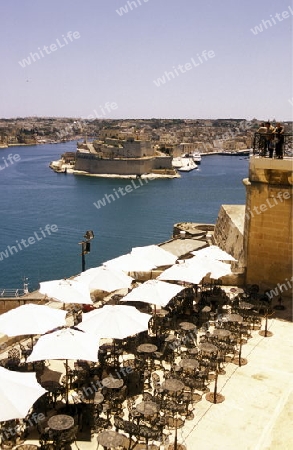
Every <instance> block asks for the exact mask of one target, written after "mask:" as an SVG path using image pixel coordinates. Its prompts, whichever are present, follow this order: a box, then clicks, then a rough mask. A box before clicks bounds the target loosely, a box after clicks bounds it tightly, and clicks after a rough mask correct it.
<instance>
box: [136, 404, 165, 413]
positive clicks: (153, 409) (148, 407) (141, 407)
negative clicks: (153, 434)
mask: <svg viewBox="0 0 293 450" xmlns="http://www.w3.org/2000/svg"><path fill="white" fill-rule="evenodd" d="M136 409H137V411H138V412H139V413H141V414H143V415H144V416H154V415H155V414H156V413H157V412H159V409H160V408H159V405H157V403H155V402H152V401H142V402H141V403H139V404H138V405H136Z"/></svg>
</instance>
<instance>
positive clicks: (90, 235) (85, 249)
mask: <svg viewBox="0 0 293 450" xmlns="http://www.w3.org/2000/svg"><path fill="white" fill-rule="evenodd" d="M94 237H95V235H94V232H93V231H92V230H88V231H86V232H85V235H84V238H85V241H82V242H79V244H80V245H81V271H82V272H84V271H85V255H87V254H88V253H90V251H91V244H90V242H89V241H90V240H91V239H94Z"/></svg>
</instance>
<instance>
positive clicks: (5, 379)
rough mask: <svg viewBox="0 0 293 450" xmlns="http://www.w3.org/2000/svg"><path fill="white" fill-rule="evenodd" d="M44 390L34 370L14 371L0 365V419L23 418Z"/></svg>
mask: <svg viewBox="0 0 293 450" xmlns="http://www.w3.org/2000/svg"><path fill="white" fill-rule="evenodd" d="M45 392H47V391H46V390H45V389H44V388H43V387H42V386H41V385H40V384H39V383H38V382H37V379H36V374H35V373H34V372H30V373H24V372H15V371H10V370H7V369H5V368H4V367H0V404H1V408H0V421H5V420H12V419H22V418H24V417H25V416H26V415H27V413H28V411H29V409H30V408H31V407H32V405H33V404H34V403H35V401H36V400H37V399H38V398H39V397H41V395H43V394H45Z"/></svg>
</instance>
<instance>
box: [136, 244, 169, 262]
mask: <svg viewBox="0 0 293 450" xmlns="http://www.w3.org/2000/svg"><path fill="white" fill-rule="evenodd" d="M130 254H131V255H134V256H138V257H142V258H145V259H147V260H149V261H151V262H152V263H154V264H155V265H156V266H157V267H160V266H171V265H172V264H175V262H176V260H177V256H176V255H173V253H170V252H168V251H166V250H164V249H163V248H161V247H158V246H157V245H146V246H145V247H134V248H133V249H132V250H131V253H130Z"/></svg>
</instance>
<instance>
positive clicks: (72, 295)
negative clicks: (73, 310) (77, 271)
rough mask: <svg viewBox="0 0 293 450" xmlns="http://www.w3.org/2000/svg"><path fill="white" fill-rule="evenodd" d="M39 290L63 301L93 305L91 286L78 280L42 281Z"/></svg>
mask: <svg viewBox="0 0 293 450" xmlns="http://www.w3.org/2000/svg"><path fill="white" fill-rule="evenodd" d="M39 292H40V293H41V294H45V295H47V297H50V298H52V299H53V300H55V301H57V302H61V303H81V304H85V305H92V304H93V302H92V299H91V296H90V291H89V288H88V287H87V286H86V285H85V284H84V283H82V282H81V281H77V280H68V279H62V280H52V281H44V282H42V283H40V289H39Z"/></svg>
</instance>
